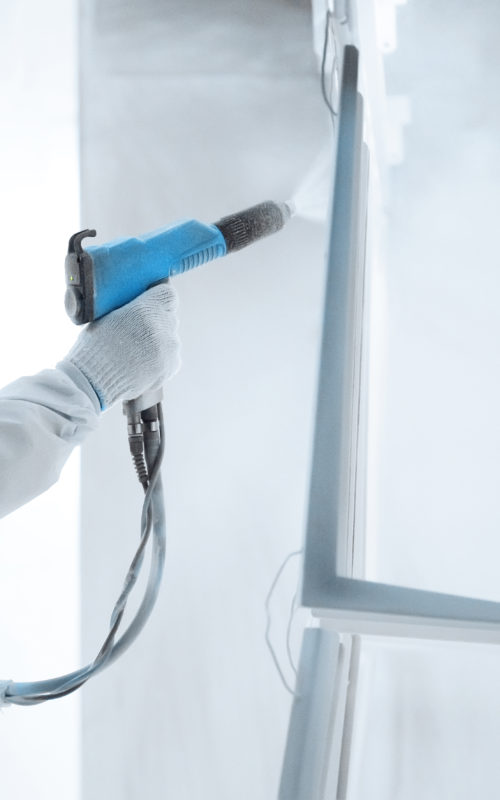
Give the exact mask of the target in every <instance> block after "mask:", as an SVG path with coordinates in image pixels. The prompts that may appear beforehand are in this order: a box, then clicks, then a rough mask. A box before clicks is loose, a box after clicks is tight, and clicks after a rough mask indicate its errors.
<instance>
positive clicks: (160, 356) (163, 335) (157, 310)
mask: <svg viewBox="0 0 500 800" xmlns="http://www.w3.org/2000/svg"><path fill="white" fill-rule="evenodd" d="M177 307H178V301H177V293H176V291H175V289H174V287H173V286H172V284H171V283H170V282H168V283H162V284H159V285H158V286H154V287H153V288H152V289H148V291H147V292H144V293H143V294H141V295H140V296H139V297H136V298H135V300H132V302H130V303H127V305H125V306H122V308H118V309H117V310H116V311H112V312H111V313H110V314H107V315H106V316H105V317H101V319H98V320H96V322H91V323H89V324H88V325H87V326H86V328H84V329H83V331H82V332H81V333H80V335H79V337H78V339H77V340H76V343H75V345H74V346H73V347H72V349H71V350H70V352H69V353H68V355H67V356H66V359H65V360H67V361H70V362H71V363H72V364H74V365H75V366H76V367H78V369H79V370H80V371H81V372H82V373H83V374H84V375H85V377H86V378H87V380H88V381H89V382H90V384H91V385H92V387H93V389H94V391H95V393H96V395H97V396H98V398H99V402H100V404H101V408H102V409H105V408H109V406H112V405H113V403H114V402H115V401H116V400H118V399H119V398H122V399H123V400H132V399H133V398H135V397H139V395H141V394H142V393H143V392H145V391H147V390H149V389H158V388H159V387H160V386H161V385H162V384H163V382H164V381H166V380H167V379H168V378H171V377H172V376H173V375H175V373H176V372H177V370H178V369H179V367H180V355H179V350H180V342H179V338H178V335H177V329H178V318H177ZM63 363H64V362H63Z"/></svg>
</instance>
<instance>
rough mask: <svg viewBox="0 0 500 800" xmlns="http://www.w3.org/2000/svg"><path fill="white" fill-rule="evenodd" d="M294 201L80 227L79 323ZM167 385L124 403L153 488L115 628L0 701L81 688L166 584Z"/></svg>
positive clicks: (272, 218)
mask: <svg viewBox="0 0 500 800" xmlns="http://www.w3.org/2000/svg"><path fill="white" fill-rule="evenodd" d="M293 210H294V209H293V207H292V205H291V204H287V203H273V202H265V203H260V204H259V205H256V206H252V207H251V208H248V209H246V210H245V211H241V212H239V213H237V214H232V215H231V216H228V217H224V218H223V219H221V220H219V222H216V223H215V224H214V225H205V224H203V223H201V222H197V221H196V220H188V221H185V222H180V223H177V224H174V225H171V226H169V227H166V228H161V229H160V230H156V231H153V232H152V233H148V234H146V235H144V236H139V237H136V238H131V239H117V240H115V241H112V242H109V243H108V244H103V245H97V246H92V247H87V249H86V250H84V248H83V246H82V242H83V240H84V239H85V238H86V237H90V236H95V235H96V232H95V231H94V230H83V231H80V232H79V233H75V234H74V235H73V236H72V237H71V239H70V241H69V248H68V255H67V257H66V297H65V305H66V311H67V312H68V315H69V317H70V318H71V319H72V320H73V322H75V323H76V324H77V325H81V324H84V323H86V322H92V321H93V320H96V319H99V318H100V317H103V316H105V315H106V314H109V312H110V311H113V310H114V309H116V308H120V307H121V306H123V305H125V304H126V303H128V302H130V301H131V300H133V299H134V298H135V297H137V296H139V295H140V294H142V292H144V291H146V290H147V289H149V288H150V287H151V286H153V285H155V284H157V283H160V282H163V281H166V280H168V279H169V278H171V277H173V276H175V275H179V274H180V273H182V272H186V271H187V270H191V269H193V268H194V267H198V266H200V265H202V264H206V263H207V262H208V261H212V260H214V259H215V258H220V257H221V256H224V255H226V254H228V253H232V252H235V251H236V250H241V249H242V248H243V247H246V246H247V245H249V244H252V242H255V241H257V240H258V239H261V238H263V237H264V236H268V235H269V234H271V233H275V232H276V231H279V230H281V228H282V227H283V225H284V224H285V222H286V221H287V220H288V219H290V217H291V216H292V214H293ZM161 400H162V392H161V390H159V391H155V392H146V393H145V394H143V395H141V397H138V398H136V399H135V400H130V401H127V402H125V403H124V404H123V410H124V413H125V415H126V416H127V423H128V436H129V445H130V451H131V453H132V457H133V459H134V463H135V467H136V471H137V474H138V477H139V480H140V482H141V484H142V486H143V489H144V492H145V496H144V503H143V507H142V515H141V539H140V544H139V547H138V549H137V552H136V553H135V556H134V558H133V560H132V562H131V564H130V567H129V570H128V573H127V576H126V578H125V582H124V585H123V588H122V592H121V594H120V597H119V598H118V600H117V602H116V604H115V607H114V609H113V612H112V615H111V620H110V628H109V632H108V635H107V637H106V639H105V641H104V643H103V645H102V647H101V649H100V651H99V653H98V654H97V656H96V658H95V659H94V661H93V662H92V663H90V664H88V665H87V666H85V667H82V668H81V669H79V670H76V671H75V672H72V673H68V674H67V675H61V676H59V677H57V678H52V679H50V680H45V681H35V682H30V683H15V682H13V681H0V705H2V704H9V703H13V704H16V705H35V704H38V703H43V702H45V701H47V700H54V699H56V698H58V697H64V696H65V695H67V694H70V693H71V692H74V691H75V690H76V689H78V688H79V687H80V686H82V685H83V684H84V683H85V682H86V681H87V680H88V679H89V678H91V677H92V676H93V675H95V674H97V673H98V672H100V671H101V670H102V669H104V668H105V667H108V666H109V665H110V664H112V663H113V662H114V661H115V660H116V659H117V658H118V657H119V656H120V655H121V654H122V653H123V652H124V651H125V650H126V649H127V647H129V646H130V644H131V643H132V642H133V641H134V639H135V638H136V637H137V636H138V634H139V633H140V631H141V630H142V628H143V627H144V625H145V623H146V621H147V619H148V617H149V615H150V614H151V611H152V609H153V606H154V604H155V601H156V598H157V596H158V591H159V587H160V582H161V577H162V573H163V566H164V561H165V540H166V537H165V509H164V499H163V489H162V484H161V473H160V468H161V462H162V457H163V452H164V446H165V443H164V438H163V414H162V407H161ZM151 532H153V542H152V554H151V566H150V571H149V577H148V583H147V587H146V591H145V594H144V597H143V600H142V602H141V605H140V606H139V609H138V610H137V612H136V614H135V617H134V618H133V620H132V622H131V623H130V624H129V626H128V628H127V629H126V631H125V632H124V633H122V635H121V637H120V638H119V639H118V641H116V640H115V639H116V634H117V631H118V628H119V626H120V623H121V621H122V617H123V614H124V611H125V606H126V603H127V599H128V596H129V594H130V592H131V590H132V588H133V586H134V584H135V582H136V581H137V577H138V574H139V571H140V568H141V566H142V562H143V558H144V551H145V547H146V544H147V542H148V540H149V538H150V534H151Z"/></svg>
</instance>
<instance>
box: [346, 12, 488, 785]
mask: <svg viewBox="0 0 500 800" xmlns="http://www.w3.org/2000/svg"><path fill="white" fill-rule="evenodd" d="M397 18H398V30H397V37H398V49H397V50H396V52H395V53H394V54H393V55H390V56H387V57H386V59H385V64H386V78H387V89H388V92H389V94H397V95H406V96H407V97H409V99H410V102H411V121H410V124H409V125H408V126H407V127H406V129H405V131H404V145H405V160H404V161H403V163H402V164H401V165H400V166H398V167H394V168H393V169H392V170H391V173H392V174H391V186H390V197H389V203H388V208H387V222H388V225H387V242H388V254H387V255H388V257H387V261H386V264H385V269H384V270H383V271H382V273H381V276H380V277H381V280H383V282H384V285H385V288H386V295H387V305H386V317H385V326H386V331H387V341H386V349H385V353H384V360H385V365H386V369H385V373H384V375H383V378H384V380H383V384H382V385H380V384H381V382H380V379H379V397H380V398H381V402H380V403H379V418H378V420H377V424H378V426H379V430H378V432H377V439H378V450H377V452H376V453H374V454H373V473H372V475H371V480H372V488H373V484H375V487H376V488H375V490H374V493H375V495H376V497H377V505H376V509H377V513H372V516H371V518H370V519H369V530H368V548H369V552H370V559H369V563H368V565H367V566H368V577H369V578H374V579H375V580H378V581H386V582H389V583H399V584H402V585H407V586H414V587H415V586H416V587H420V588H426V589H433V590H438V591H444V592H452V593H458V594H466V595H472V596H477V597H483V598H488V599H493V600H497V601H498V600H499V599H500V592H499V586H500V582H499V564H500V547H499V541H500V538H499V533H500V506H499V503H498V483H499V474H500V470H499V461H498V454H499V452H500V426H499V425H498V407H499V405H500V381H499V357H498V340H499V335H500V325H499V315H498V297H499V295H500V269H499V268H500V259H499V255H498V221H497V217H498V208H499V205H500V204H499V200H500V189H499V186H500V184H499V180H498V177H499V169H500V146H499V144H498V133H499V129H500V116H499V110H498V103H497V102H496V97H497V94H498V89H497V84H498V76H499V74H500V58H499V50H498V46H497V32H498V26H499V23H500V8H499V6H498V4H497V3H496V2H494V0H483V2H481V3H475V4H469V3H466V2H441V3H433V2H430V1H427V0H419V2H416V0H409V1H408V4H407V5H406V6H401V7H400V8H399V9H398V13H397ZM499 675H500V650H499V649H498V648H494V647H484V646H479V645H471V646H467V647H465V646H461V645H449V644H448V645H444V644H443V645H440V644H436V643H417V642H411V641H410V642H400V643H396V642H389V641H386V642H380V641H378V642H377V641H369V640H368V641H367V642H366V643H365V646H364V648H363V656H362V662H361V679H360V695H359V703H358V708H357V713H358V716H357V720H356V722H357V727H356V739H355V747H354V752H353V761H352V767H351V778H352V780H351V784H350V794H349V798H353V799H355V800H365V798H370V800H374V798H380V799H381V800H386V798H389V797H390V798H397V799H398V800H399V798H401V799H402V800H403V799H404V800H421V799H422V798H425V800H437V798H453V800H469V798H471V797H480V798H481V800H494V798H497V797H498V794H499V785H500V771H499V766H498V764H499V762H498V751H499V747H500V725H499V718H500V678H499Z"/></svg>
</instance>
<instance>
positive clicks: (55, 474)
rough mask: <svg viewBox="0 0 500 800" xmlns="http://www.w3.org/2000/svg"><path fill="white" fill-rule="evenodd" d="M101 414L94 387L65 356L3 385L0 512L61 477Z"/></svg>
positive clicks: (11, 507)
mask: <svg viewBox="0 0 500 800" xmlns="http://www.w3.org/2000/svg"><path fill="white" fill-rule="evenodd" d="M99 415H100V405H99V400H98V398H97V396H96V394H95V392H94V390H93V389H92V386H91V385H90V383H89V382H88V380H87V379H86V378H85V377H84V375H83V374H82V373H81V372H80V370H79V369H77V367H75V366H74V365H73V364H70V363H68V362H67V361H65V362H63V363H61V364H58V365H57V367H56V369H46V370H43V372H39V373H38V374H37V375H32V376H30V377H24V378H19V379H18V380H17V381H14V382H13V383H11V384H9V385H8V386H6V387H5V388H4V389H2V390H0V517H4V516H5V515H6V514H9V513H10V512H11V511H14V509H16V508H19V506H22V505H23V504H24V503H27V502H28V500H31V499H32V498H33V497H36V496H37V495H39V494H41V493H42V492H44V491H45V490H46V489H48V488H49V487H50V486H52V484H54V483H55V482H56V481H57V479H58V478H59V474H60V472H61V469H62V468H63V466H64V464H65V462H66V460H67V459H68V457H69V455H70V453H71V451H72V450H73V448H74V447H75V445H77V444H80V443H81V442H82V441H83V439H84V438H85V436H86V435H87V434H88V433H89V432H90V431H92V430H95V428H96V427H97V425H98V422H99Z"/></svg>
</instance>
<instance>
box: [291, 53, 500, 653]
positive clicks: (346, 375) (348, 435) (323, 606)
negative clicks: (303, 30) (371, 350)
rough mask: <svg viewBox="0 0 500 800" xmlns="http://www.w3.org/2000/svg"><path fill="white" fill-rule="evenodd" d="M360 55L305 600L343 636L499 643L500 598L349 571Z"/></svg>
mask: <svg viewBox="0 0 500 800" xmlns="http://www.w3.org/2000/svg"><path fill="white" fill-rule="evenodd" d="M357 86H358V51H357V49H356V48H355V47H354V46H352V45H348V46H346V48H345V50H344V62H343V70H342V84H341V98H340V111H339V121H338V135H337V157H336V167H335V177H334V192H333V207H332V222H331V235H330V248H329V257H328V276H327V285H326V292H325V314H324V328H323V340H322V348H321V360H320V371H319V383H318V400H317V411H316V427H315V437H314V449H313V458H312V470H311V483H310V500H309V515H308V522H307V532H306V542H305V556H304V574H303V584H302V604H303V605H304V606H306V607H309V608H310V609H311V610H312V612H313V613H314V614H315V615H317V616H319V617H321V618H322V619H324V620H325V623H326V625H327V626H331V627H333V628H335V630H337V631H343V632H347V633H365V634H382V635H385V636H387V635H393V636H407V637H412V638H413V637H423V638H437V639H449V640H457V641H471V642H498V643H500V603H496V602H491V601H487V600H481V599H473V598H467V597H461V596H457V595H449V594H442V593H439V592H431V591H425V590H420V589H410V588H405V587H400V586H395V585H389V584H384V583H376V582H373V581H366V580H360V579H357V578H353V577H351V576H352V564H349V558H350V557H351V556H350V554H352V552H353V547H352V539H353V535H354V530H355V515H356V509H357V508H360V507H361V506H360V504H359V500H358V499H357V497H356V484H357V478H356V466H357V463H358V433H359V425H360V415H359V402H360V396H361V395H360V382H361V371H362V370H361V364H362V350H363V348H362V342H361V335H362V330H363V287H364V280H365V277H364V263H365V257H364V256H365V247H364V235H365V230H366V195H367V173H368V157H367V148H366V146H364V145H363V101H362V97H361V95H360V94H359V93H358V89H357Z"/></svg>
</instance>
